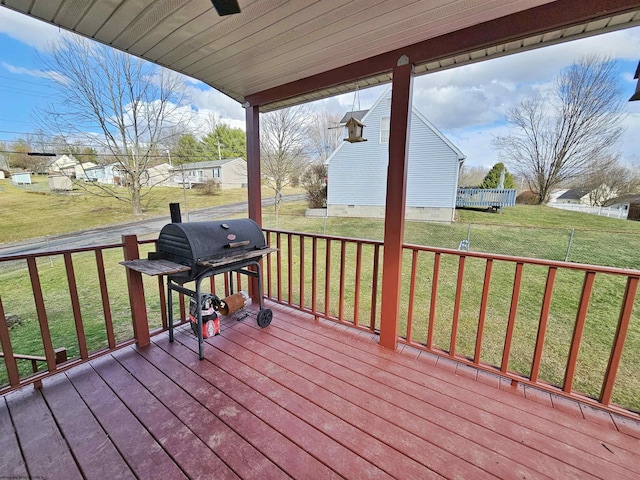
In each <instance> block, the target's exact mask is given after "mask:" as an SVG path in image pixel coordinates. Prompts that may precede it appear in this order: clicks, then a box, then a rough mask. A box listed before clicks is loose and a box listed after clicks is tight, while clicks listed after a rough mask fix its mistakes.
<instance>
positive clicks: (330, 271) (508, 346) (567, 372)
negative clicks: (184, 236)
mask: <svg viewBox="0 0 640 480" xmlns="http://www.w3.org/2000/svg"><path fill="white" fill-rule="evenodd" d="M265 235H266V238H267V241H268V243H269V244H270V245H271V246H275V247H278V249H279V250H278V252H277V253H275V254H272V255H270V256H268V257H267V258H266V259H265V260H264V262H265V264H266V268H264V269H263V274H264V276H265V279H264V280H265V281H264V285H265V291H264V296H265V297H266V298H268V299H270V300H272V301H275V302H278V303H281V304H285V305H289V306H291V307H293V308H295V309H298V310H300V311H303V312H307V313H310V314H312V315H314V316H316V317H318V318H325V319H329V320H333V321H336V322H341V323H343V324H345V325H349V326H352V327H355V328H359V329H363V330H367V331H371V332H376V333H378V332H379V331H380V329H384V328H386V326H385V319H383V318H380V317H381V314H380V309H379V304H380V298H381V297H380V294H381V277H382V272H381V266H382V255H383V254H384V251H383V244H382V242H378V241H372V240H358V239H352V238H342V237H330V236H323V235H315V234H308V233H300V232H287V231H276V230H265ZM153 242H154V240H149V241H142V242H139V241H138V240H137V239H136V238H135V237H133V236H131V237H129V238H125V239H123V242H122V243H120V244H112V245H102V246H98V247H91V248H81V249H70V250H63V251H57V252H42V253H37V254H28V255H16V256H10V257H0V265H5V264H7V263H9V262H14V263H17V264H20V265H22V267H21V268H22V270H23V271H24V272H26V275H28V282H29V284H30V286H31V293H32V298H24V300H23V301H25V302H30V301H32V302H33V303H34V307H35V313H36V317H37V322H38V326H39V333H40V341H41V342H42V346H43V350H44V358H45V360H46V362H45V363H46V370H44V371H41V372H38V373H36V374H35V375H27V374H25V373H24V371H23V374H22V375H21V374H20V372H19V369H18V367H17V364H18V359H17V358H16V355H15V354H14V350H13V347H12V344H11V334H10V331H9V329H8V325H7V322H6V320H5V311H4V309H3V305H2V298H0V343H1V346H2V352H3V362H4V364H5V367H6V372H7V377H8V379H7V382H8V385H6V386H5V387H0V393H3V392H6V391H9V390H11V389H15V388H18V387H20V386H22V385H24V384H28V383H36V384H37V382H39V381H40V380H41V379H42V378H44V377H45V376H47V375H51V374H53V373H56V372H59V371H61V370H64V369H67V368H70V367H72V366H74V365H77V364H78V363H81V362H85V361H88V360H91V359H93V358H96V357H98V356H100V355H104V354H105V353H108V352H110V351H112V350H114V349H117V348H121V347H123V346H126V345H130V344H132V343H134V342H137V343H138V344H139V345H141V346H144V345H146V344H148V343H149V337H150V335H154V334H157V333H159V332H162V331H163V330H165V329H166V323H167V322H166V319H167V316H166V291H165V283H164V278H162V277H158V278H157V279H156V278H151V277H150V278H149V279H145V280H144V281H143V279H142V277H141V276H140V275H139V274H138V275H134V276H131V275H130V274H127V275H129V276H128V277H127V278H126V282H127V291H126V295H127V296H128V299H129V303H130V306H131V312H130V315H131V322H132V325H133V329H132V330H133V335H132V336H130V337H128V338H124V339H122V338H121V339H119V340H118V341H116V333H115V330H114V325H113V320H112V310H111V301H110V296H111V291H112V288H113V287H112V284H113V281H114V280H113V279H112V278H109V279H108V278H107V276H108V275H107V268H106V267H105V260H104V256H105V254H106V252H112V251H114V250H115V251H119V252H123V253H120V254H119V255H117V257H118V258H117V259H116V260H114V259H113V258H111V257H110V258H111V259H110V262H111V264H117V261H119V260H122V259H134V258H136V257H138V256H139V255H140V253H139V248H138V247H139V246H140V245H147V244H153ZM148 246H149V247H152V246H153V245H148ZM82 254H84V255H87V254H89V255H92V257H93V265H95V270H96V274H97V285H98V288H99V290H100V294H99V298H100V301H101V305H100V316H101V317H102V318H103V321H104V328H105V334H106V341H105V346H103V347H101V348H97V349H91V348H89V347H88V346H87V345H88V342H87V338H86V335H85V331H84V324H85V320H86V318H84V317H83V313H82V310H83V308H81V302H80V296H79V294H78V290H79V288H86V286H85V285H78V282H77V280H76V271H75V267H74V257H75V256H76V255H82ZM111 256H113V254H111ZM47 257H58V258H60V259H62V261H63V264H64V272H65V275H66V283H67V286H68V292H69V298H68V301H69V303H70V310H71V317H72V321H73V324H74V327H75V340H76V341H77V344H76V345H55V347H56V348H57V347H67V349H69V348H70V347H72V348H71V351H76V350H77V354H76V355H71V358H70V359H69V360H67V361H66V362H62V363H57V362H56V357H55V348H54V343H53V341H52V336H51V333H50V324H49V318H48V314H47V308H46V302H45V295H44V294H43V287H42V284H41V280H40V274H39V262H46V261H47V260H48V258H47ZM505 265H506V266H508V268H510V269H511V270H510V272H513V273H512V274H511V275H512V277H511V279H510V280H508V288H504V284H503V288H502V290H501V291H496V288H495V287H492V285H493V281H494V279H495V277H496V271H498V270H500V269H501V268H502V269H504V268H505ZM25 267H26V268H25ZM472 267H473V268H472ZM115 268H116V270H114V271H112V272H115V271H117V272H119V273H118V275H120V277H118V278H119V279H120V281H122V280H123V278H124V277H125V271H124V270H125V269H124V268H123V267H120V266H117V267H115ZM530 269H543V270H544V272H545V275H546V280H545V281H544V286H543V287H540V288H539V289H538V290H539V292H538V293H537V295H538V297H539V298H538V300H537V303H536V305H535V307H531V306H530V305H526V306H525V307H524V308H526V309H528V310H536V311H535V312H534V315H535V317H536V325H535V330H536V333H535V341H534V342H533V347H532V348H531V349H530V350H531V351H530V352H529V353H527V351H526V350H527V349H524V351H525V353H524V354H523V353H522V350H523V349H522V348H520V347H521V345H518V342H519V340H518V335H516V330H517V327H518V323H519V322H520V321H521V315H522V311H519V307H520V301H521V299H522V298H524V297H525V296H530V293H527V295H523V291H526V290H527V288H529V287H528V284H529V283H530V282H529V280H528V277H527V275H526V272H527V271H529V270H530ZM480 270H482V272H481V274H478V275H476V277H474V278H472V279H471V280H469V278H468V276H469V274H470V273H473V272H474V271H475V272H479V271H480ZM567 272H572V274H573V275H579V276H581V279H582V280H581V286H580V287H579V288H578V289H577V290H579V291H578V292H575V295H576V298H577V302H575V311H574V313H573V315H574V318H575V320H574V322H573V325H571V329H572V333H571V334H570V335H569V337H570V338H569V339H568V344H569V347H568V353H567V355H566V362H565V365H564V367H561V371H562V375H561V376H562V379H561V380H559V381H556V382H550V381H548V380H547V379H545V378H544V377H545V376H544V375H542V374H541V371H542V368H543V364H544V359H545V353H544V351H545V342H546V341H547V340H548V339H549V333H548V331H549V330H550V322H551V321H552V320H553V318H552V317H553V316H552V310H553V308H552V298H553V295H554V292H556V295H562V294H564V293H562V292H561V290H562V288H563V280H562V278H564V276H565V275H566V274H567ZM114 274H115V273H112V275H114ZM465 275H466V276H467V277H465ZM501 275H502V276H503V277H504V272H502V274H501ZM218 277H221V278H216V277H211V280H210V285H209V288H210V290H211V291H212V292H214V293H216V290H217V292H218V295H226V294H228V293H229V290H228V288H229V287H228V285H229V276H228V274H227V275H224V276H218ZM601 277H613V278H616V279H618V280H619V285H620V288H618V290H619V291H618V292H612V293H611V297H612V299H613V298H615V299H618V300H619V315H618V318H617V325H616V332H615V335H613V339H612V342H611V345H610V350H609V352H608V362H607V366H606V369H604V372H603V373H602V376H601V378H600V388H599V393H598V394H597V395H594V394H593V393H591V395H588V394H587V392H585V391H581V388H580V386H579V385H578V386H576V384H577V383H578V382H576V371H577V369H578V365H579V362H578V356H579V354H580V352H581V348H583V349H584V348H586V346H585V341H584V339H583V333H584V329H585V324H586V322H587V314H588V310H589V306H590V302H591V299H592V296H593V293H594V291H596V290H597V288H598V285H597V282H596V279H598V278H601ZM234 279H235V281H236V286H237V288H238V289H242V288H243V285H242V283H241V281H242V278H241V275H237V276H236V277H235V278H234ZM639 280H640V271H637V270H623V269H616V268H608V267H598V266H591V265H579V264H571V263H565V262H551V261H545V260H537V259H528V258H520V257H507V256H501V255H494V254H483V253H475V252H461V251H457V250H448V249H440V248H431V247H424V246H417V245H405V246H404V265H403V280H402V281H403V290H402V291H403V301H402V304H401V305H400V313H399V316H400V317H399V318H402V321H401V322H400V323H401V331H400V332H398V341H399V342H401V343H403V344H407V345H410V346H412V347H415V348H417V349H420V350H424V351H426V352H430V353H433V354H436V355H438V356H440V357H442V358H446V359H451V360H455V361H456V362H459V363H461V364H464V365H468V366H472V367H474V368H477V369H479V370H482V371H486V372H491V373H494V374H497V375H500V376H501V377H504V378H508V379H511V380H512V381H515V382H521V383H524V384H528V385H532V386H535V387H537V388H540V389H543V390H547V391H550V392H553V393H556V394H559V395H562V396H565V397H569V398H573V399H578V400H581V401H584V402H587V403H591V404H594V405H598V406H601V407H603V408H606V409H608V410H610V411H615V412H618V413H622V414H625V415H629V416H633V417H634V418H635V417H636V414H635V413H634V412H631V411H629V410H627V409H625V408H622V407H621V406H618V405H616V404H614V403H612V394H613V391H614V386H615V383H616V378H617V376H618V373H619V367H620V364H621V360H622V358H623V350H624V348H625V342H626V341H627V335H628V331H629V326H630V324H631V322H632V318H633V319H634V321H635V317H634V312H633V308H634V303H637V301H638V299H637V288H638V281H639ZM108 285H110V286H108ZM4 294H5V295H6V292H5V293H4ZM145 295H146V298H148V299H149V301H150V302H152V303H154V304H155V305H156V308H157V316H158V317H159V318H156V319H152V320H154V321H155V322H156V325H157V324H159V326H158V327H157V328H154V329H151V331H150V329H149V319H148V318H147V310H148V304H149V302H148V301H147V300H146V298H145ZM447 295H448V296H449V299H448V303H447V301H445V300H442V298H443V297H446V296H447ZM496 297H499V298H501V299H502V300H504V303H505V305H507V304H508V309H505V314H504V318H503V319H502V320H503V321H504V324H505V326H504V330H503V331H501V333H500V338H499V340H498V341H496V339H495V338H493V339H492V341H488V337H490V335H489V333H488V331H487V324H488V322H489V318H488V313H487V312H488V310H490V309H489V305H490V303H491V302H492V301H494V300H495V298H496ZM425 299H427V303H424V300H425ZM618 300H616V301H618ZM421 302H422V304H421ZM470 302H471V303H473V302H475V303H476V305H475V307H474V308H475V310H474V312H475V313H474V318H473V319H470V318H469V317H470V315H469V314H468V310H465V309H464V308H463V304H468V303H470ZM177 303H178V304H179V305H180V317H181V318H182V319H183V320H184V319H185V317H186V315H185V301H184V298H181V299H180V301H179V302H177ZM427 304H428V307H427ZM465 312H467V313H465ZM636 316H637V312H636ZM470 323H473V324H474V328H472V329H471V330H470V329H469V328H468V326H469V324H470ZM491 335H493V336H494V337H495V332H493V333H492V334H491ZM74 343H76V342H74ZM464 345H466V347H464ZM469 345H472V347H470V346H469ZM516 350H518V351H520V352H521V353H520V358H519V364H520V366H518V365H515V366H514V362H513V352H514V351H516ZM17 353H20V354H24V353H27V354H32V353H33V352H17ZM522 355H524V356H525V359H524V360H523V358H522ZM496 359H497V360H496ZM523 362H524V363H525V364H528V365H529V366H530V367H528V368H525V369H523V368H522V366H521V364H522V363H523ZM523 370H524V371H523ZM636 371H637V368H636Z"/></svg>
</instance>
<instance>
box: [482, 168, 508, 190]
mask: <svg viewBox="0 0 640 480" xmlns="http://www.w3.org/2000/svg"><path fill="white" fill-rule="evenodd" d="M503 170H504V188H516V182H515V181H514V180H513V177H512V176H511V174H510V173H509V172H508V171H507V169H506V167H505V166H504V164H503V163H496V164H495V165H494V166H493V168H492V169H491V170H489V173H487V175H486V176H485V177H484V180H483V181H482V184H481V185H480V188H498V185H499V184H500V175H502V171H503Z"/></svg>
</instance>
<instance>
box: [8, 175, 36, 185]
mask: <svg viewBox="0 0 640 480" xmlns="http://www.w3.org/2000/svg"><path fill="white" fill-rule="evenodd" d="M11 183H12V184H13V185H31V172H18V173H12V174H11Z"/></svg>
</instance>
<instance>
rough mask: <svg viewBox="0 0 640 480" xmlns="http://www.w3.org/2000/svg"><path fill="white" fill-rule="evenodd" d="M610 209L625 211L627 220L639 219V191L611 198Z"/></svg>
mask: <svg viewBox="0 0 640 480" xmlns="http://www.w3.org/2000/svg"><path fill="white" fill-rule="evenodd" d="M611 202H612V203H611V206H610V208H612V209H617V210H623V211H626V212H627V219H628V220H635V221H640V193H627V194H625V195H620V196H619V197H617V198H614V199H613V200H611Z"/></svg>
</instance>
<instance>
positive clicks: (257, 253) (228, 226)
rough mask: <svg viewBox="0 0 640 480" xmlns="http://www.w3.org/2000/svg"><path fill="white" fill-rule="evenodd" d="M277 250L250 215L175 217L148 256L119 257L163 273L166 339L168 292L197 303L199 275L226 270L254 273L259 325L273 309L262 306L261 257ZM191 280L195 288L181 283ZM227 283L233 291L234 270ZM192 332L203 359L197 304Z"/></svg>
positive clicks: (153, 272)
mask: <svg viewBox="0 0 640 480" xmlns="http://www.w3.org/2000/svg"><path fill="white" fill-rule="evenodd" d="M276 250H277V249H275V248H270V247H269V246H267V244H266V242H265V240H264V234H263V233H262V229H261V228H260V226H259V225H258V224H257V223H256V222H254V221H253V220H250V219H237V220H225V221H213V222H189V223H178V222H176V223H170V224H168V225H165V226H164V227H163V228H162V230H161V231H160V236H159V237H158V251H157V252H153V253H150V254H149V258H148V259H146V260H129V261H126V262H121V263H122V264H123V265H125V266H126V267H127V268H131V269H133V270H136V271H139V272H142V273H145V274H147V275H166V276H167V289H168V293H169V295H168V301H167V308H168V310H169V315H168V317H169V341H171V342H173V295H172V292H173V291H176V292H179V293H183V294H185V295H188V296H189V297H191V298H193V299H194V300H195V301H196V302H197V303H196V304H197V305H200V303H201V299H202V295H203V293H202V292H201V288H200V287H201V283H202V280H204V279H205V278H209V277H211V276H213V275H219V274H222V273H226V272H237V273H241V274H244V275H247V276H250V277H253V278H257V279H258V299H259V306H260V310H259V312H258V315H257V322H258V325H259V326H260V327H266V326H268V325H269V324H270V323H271V318H272V316H273V314H272V312H271V310H269V309H268V308H263V302H262V294H263V289H262V269H261V265H260V259H261V258H262V256H264V255H266V254H268V253H271V252H274V251H276ZM249 267H253V269H250V268H249ZM192 281H193V282H195V290H191V289H188V288H186V287H185V286H184V284H185V283H187V282H192ZM229 284H230V290H231V294H233V275H230V276H229ZM196 333H197V335H198V345H199V354H200V359H201V360H202V359H203V358H204V354H203V350H202V315H201V312H200V309H199V308H198V309H197V329H196Z"/></svg>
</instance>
